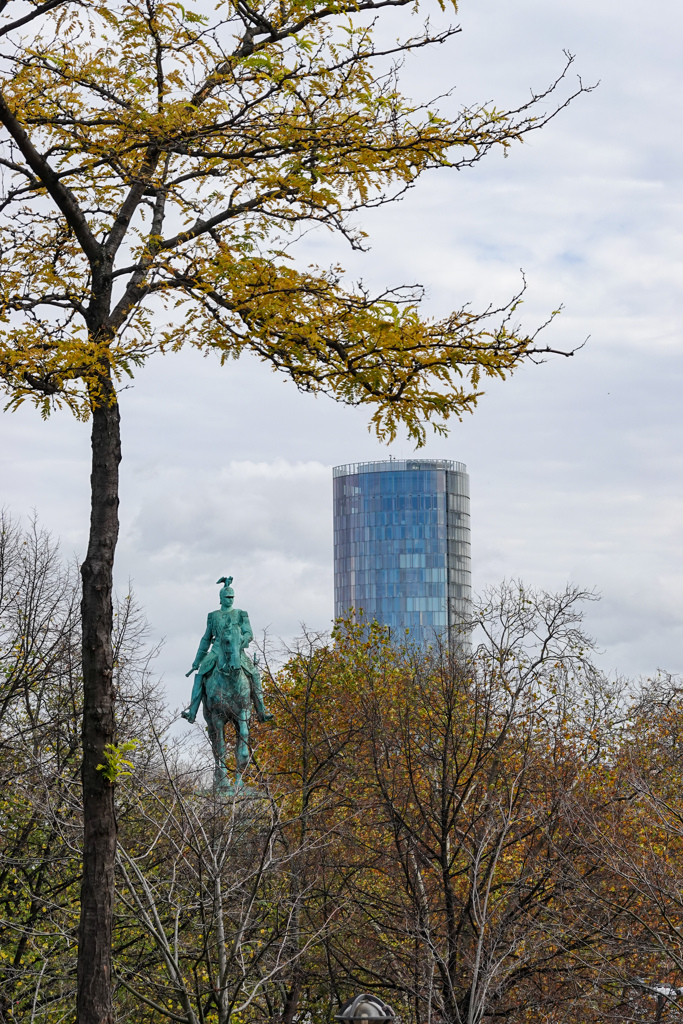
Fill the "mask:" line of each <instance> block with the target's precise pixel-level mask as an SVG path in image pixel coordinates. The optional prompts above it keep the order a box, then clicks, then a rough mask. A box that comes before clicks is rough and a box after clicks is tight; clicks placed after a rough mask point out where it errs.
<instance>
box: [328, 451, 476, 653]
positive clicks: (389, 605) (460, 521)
mask: <svg viewBox="0 0 683 1024" xmlns="http://www.w3.org/2000/svg"><path fill="white" fill-rule="evenodd" d="M333 479H334V608H335V616H336V617H337V618H342V617H346V616H348V614H349V612H350V611H355V612H358V611H360V610H361V609H362V610H363V613H364V615H365V617H366V618H375V619H377V620H378V621H379V622H382V623H384V625H386V626H390V627H391V628H392V629H396V630H399V631H403V630H405V629H409V630H410V632H411V635H412V636H413V637H415V639H427V638H429V637H431V636H433V635H434V632H436V633H439V634H442V633H444V632H445V631H446V630H447V629H448V628H449V627H452V626H457V624H458V623H459V622H460V621H461V620H462V617H463V615H465V614H466V613H467V609H468V604H469V601H470V597H471V567H470V497H469V477H468V475H467V470H466V467H465V466H464V465H463V464H462V463H461V462H447V461H445V460H427V459H413V460H407V461H398V460H396V461H389V462H361V463H356V464H352V465H348V466H336V467H335V468H334V470H333Z"/></svg>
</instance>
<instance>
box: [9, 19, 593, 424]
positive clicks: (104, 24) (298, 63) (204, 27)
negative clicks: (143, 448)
mask: <svg viewBox="0 0 683 1024" xmlns="http://www.w3.org/2000/svg"><path fill="white" fill-rule="evenodd" d="M402 6H408V4H407V0H365V2H361V3H358V2H355V0H354V2H348V0H342V2H335V3H333V4H329V3H327V2H316V0H293V2H290V3H286V4H283V3H281V2H279V0H277V2H276V0H266V2H264V3H258V4H249V3H246V2H244V3H243V2H242V0H238V2H237V3H235V2H233V0H231V2H229V3H218V4H217V5H216V6H215V8H211V7H209V6H208V5H206V4H202V3H197V4H188V5H181V4H180V3H176V2H156V0H132V2H129V0H126V2H123V3H112V2H110V0H107V2H89V3H75V2H71V0H57V2H54V0H53V2H49V3H44V4H38V5H35V4H34V5H28V6H27V5H21V6H20V8H19V9H20V10H21V11H24V10H25V11H27V12H28V13H25V14H24V15H23V17H22V16H19V17H17V16H16V13H15V9H16V7H17V3H16V0H14V2H9V3H8V2H5V3H4V4H3V5H2V8H3V10H2V15H1V18H2V20H1V21H0V36H1V37H2V39H3V50H2V51H1V52H0V82H1V95H0V123H1V124H2V125H3V127H4V132H3V134H2V138H1V141H0V145H1V146H2V149H1V150H0V165H1V166H2V168H3V184H2V197H1V200H0V324H2V328H1V330H0V377H1V378H2V380H3V383H4V386H5V388H6V389H7V392H8V395H9V400H10V405H11V406H16V405H18V404H20V403H21V402H23V401H24V400H25V399H27V398H31V399H33V400H34V401H35V402H37V404H38V405H39V406H40V407H41V409H42V411H43V414H47V413H48V411H49V409H50V408H51V407H52V406H54V405H60V404H66V405H67V406H69V407H70V408H71V409H72V411H73V412H75V413H76V415H78V416H80V417H87V415H88V414H89V412H90V409H91V406H92V404H93V402H97V400H98V397H100V396H101V395H102V393H103V387H104V390H105V391H108V388H107V387H105V386H104V384H103V382H104V381H105V380H109V379H110V378H113V379H114V380H119V379H120V378H121V377H122V375H125V374H128V373H132V372H133V370H134V369H135V368H136V367H138V366H140V365H142V364H143V363H144V362H145V360H146V359H147V358H148V357H149V355H150V354H151V353H153V352H156V351H159V350H161V351H166V350H172V349H178V348H180V347H181V346H183V345H185V344H189V345H192V346H195V347H197V348H200V349H202V350H204V351H206V350H210V349H215V350H217V351H218V352H219V353H220V355H221V358H222V359H227V358H228V357H230V356H238V355H239V354H240V353H241V352H243V351H245V350H250V351H252V352H254V353H256V354H257V356H259V357H260V358H262V359H263V360H264V361H266V362H267V363H269V364H271V365H272V366H273V367H275V368H276V369H279V370H282V371H284V372H285V373H286V374H288V375H289V376H290V377H291V378H292V379H293V380H294V381H295V383H296V384H297V385H298V386H299V387H300V388H302V389H306V390H310V391H314V392H326V393H329V394H331V395H333V396H334V397H335V398H337V399H341V400H342V401H344V402H349V403H354V404H369V405H370V406H372V419H373V422H374V426H375V429H376V430H377V432H378V434H379V435H380V436H381V437H384V438H391V437H393V436H394V435H395V433H396V429H397V427H398V425H399V424H400V423H401V422H403V423H404V424H406V426H407V429H408V433H409V434H410V435H411V436H412V437H413V438H415V439H416V440H417V441H418V442H419V441H421V440H423V438H424V429H425V428H424V424H425V421H429V420H432V421H434V422H435V423H436V424H437V425H440V424H441V423H442V422H443V421H445V420H447V419H448V417H449V416H452V415H456V416H459V415H461V414H462V412H463V411H466V410H470V409H471V408H472V407H473V405H474V404H475V403H476V399H477V396H478V394H479V393H480V389H481V381H482V378H483V377H486V376H487V375H499V376H502V375H505V374H506V373H507V372H508V371H510V370H512V369H513V368H514V367H515V366H516V365H518V364H519V363H520V361H522V360H523V359H525V358H527V357H529V356H530V355H533V354H534V352H535V351H536V349H535V345H534V338H533V336H529V335H527V334H524V333H523V332H521V333H520V332H519V331H517V330H515V329H514V327H513V325H512V322H511V316H512V314H513V312H514V310H515V308H516V300H513V301H512V302H511V304H510V305H509V306H507V307H505V308H504V309H487V310H485V311H483V312H480V313H477V312H474V311H472V310H470V309H469V308H468V307H467V306H462V307H460V308H458V309H456V310H455V311H454V312H452V313H451V314H450V315H448V316H446V317H445V318H443V319H441V320H434V319H429V318H425V317H424V316H422V315H421V313H420V310H419V303H420V298H421V293H420V290H419V289H417V288H402V287H398V288H394V289H390V290H388V291H386V292H385V293H383V294H371V293H370V292H369V291H368V290H367V289H365V288H364V287H363V286H362V285H361V286H359V287H356V288H353V287H350V286H348V285H347V284H345V282H344V277H343V273H342V270H341V268H340V267H338V266H335V267H331V268H320V267H300V266H297V264H296V263H295V261H294V259H293V256H292V249H291V246H292V243H293V242H294V241H295V240H296V238H297V236H298V234H299V233H300V229H301V228H302V227H303V226H304V225H311V224H313V225H320V226H323V227H325V228H329V229H330V230H332V231H334V232H338V233H340V234H341V235H342V236H343V237H344V238H345V239H346V240H347V241H348V242H349V243H350V244H351V245H352V246H354V247H359V246H363V244H364V238H365V232H364V230H363V229H362V227H361V226H359V224H357V223H356V221H355V215H356V214H357V213H358V211H360V210H362V209H368V208H372V207H376V206H379V205H382V204H384V203H387V202H390V201H392V200H393V199H396V198H397V197H398V196H400V195H401V194H402V193H404V192H405V190H406V189H408V188H410V187H411V186H412V185H413V184H414V183H415V181H416V180H417V178H418V177H419V176H420V175H421V174H422V173H423V172H425V171H426V170H429V169H432V168H443V167H450V168H458V169H461V168H464V167H468V166H471V165H472V164H474V163H476V162H477V161H479V160H480V159H481V158H482V157H483V156H484V155H485V154H486V153H488V152H489V151H490V150H491V149H492V148H493V147H503V148H507V147H509V146H510V145H511V144H512V143H513V142H514V141H516V140H520V139H522V138H523V136H524V135H525V134H526V133H527V132H529V131H531V130H533V129H536V128H539V127H541V126H542V125H544V124H546V123H547V121H548V120H549V118H550V117H552V116H554V114H555V113H556V112H557V109H558V106H559V107H562V106H564V105H565V104H566V103H567V102H569V98H567V97H565V98H564V99H563V100H560V101H559V103H558V104H556V105H555V106H554V107H552V108H550V109H549V108H548V106H547V104H545V105H542V103H541V101H543V100H546V99H547V97H548V96H549V95H550V94H552V93H554V92H555V90H556V88H557V86H558V85H559V82H560V81H561V79H562V78H563V77H564V74H565V73H566V70H567V68H566V67H565V69H564V72H563V73H562V75H561V76H560V79H558V81H557V82H555V83H553V84H552V85H551V86H550V87H549V89H547V90H545V91H544V92H543V93H542V94H540V95H532V97H531V99H530V100H529V101H528V102H526V103H524V104H523V105H522V106H520V107H519V108H518V109H516V110H500V109H498V108H497V107H495V106H494V105H484V106H477V107H473V108H468V109H464V110H462V111H460V113H459V114H458V115H457V116H456V117H455V118H454V119H452V118H448V117H446V116H444V115H442V114H440V113H439V111H438V109H437V107H436V105H435V104H422V103H417V102H413V101H411V100H410V99H408V98H407V97H406V96H404V95H402V93H401V91H400V88H399V81H398V66H397V60H398V58H399V57H401V55H404V54H406V53H408V52H410V51H412V50H417V49H420V48H423V47H426V46H430V45H433V44H437V43H442V42H444V41H445V40H446V39H448V38H449V36H452V35H453V34H455V33H456V32H458V31H459V30H458V29H457V28H447V29H445V30H443V31H441V32H437V33H433V32H432V31H431V30H430V29H429V27H428V26H427V27H426V28H425V29H424V30H423V31H421V32H419V33H418V34H416V35H414V36H412V37H406V38H403V39H401V40H398V41H396V42H395V43H394V44H392V45H389V46H387V45H382V44H380V43H378V42H377V40H376V20H375V15H376V14H377V13H378V12H379V11H380V10H384V9H386V8H391V7H402ZM415 6H417V5H415ZM453 9H455V5H454V4H453ZM569 63H571V59H570V60H569V62H568V65H569ZM568 65H567V66H568ZM581 89H582V86H581V84H580V83H579V86H578V90H579V91H581ZM570 98H571V97H570ZM109 400H111V397H110V399H109Z"/></svg>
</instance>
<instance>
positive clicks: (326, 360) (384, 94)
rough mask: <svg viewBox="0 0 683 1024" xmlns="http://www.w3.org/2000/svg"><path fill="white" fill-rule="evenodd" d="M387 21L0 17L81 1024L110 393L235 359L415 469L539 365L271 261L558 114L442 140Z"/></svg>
mask: <svg viewBox="0 0 683 1024" xmlns="http://www.w3.org/2000/svg"><path fill="white" fill-rule="evenodd" d="M407 3H408V0H334V2H332V3H330V2H328V0H287V2H284V0H255V2H252V0H227V2H218V3H217V4H216V5H207V4H202V3H194V4H193V3H190V4H187V5H185V6H183V5H182V4H180V3H178V2H164V0H111V2H102V0H0V38H1V39H2V52H1V53H0V58H1V60H2V64H1V69H0V125H2V134H1V135H0V140H1V141H0V145H1V147H2V148H1V149H0V165H1V167H2V185H1V193H0V378H1V379H2V382H3V385H4V387H5V389H6V392H7V394H8V396H9V407H10V408H15V407H16V406H18V405H20V404H21V403H22V402H24V401H25V400H27V399H30V400H33V401H34V402H35V403H36V404H37V405H38V407H39V408H40V409H41V411H42V413H43V415H47V414H48V413H49V412H50V411H51V410H52V409H53V408H55V407H58V406H66V407H68V408H69V409H71V411H72V412H73V413H75V415H76V416H77V417H79V418H81V419H83V420H85V419H90V420H91V423H92V475H91V483H92V506H91V523H90V537H89V544H88V550H87V554H86V557H85V560H84V562H83V565H82V579H83V597H82V619H83V678H84V717H83V750H84V758H83V787H84V820H85V837H84V864H83V884H82V894H81V919H80V931H79V944H80V950H81V953H80V958H79V1004H78V1007H79V1008H78V1015H79V1017H78V1019H79V1021H80V1022H81V1024H90V1022H95V1021H97V1022H103V1021H110V1020H111V1019H112V1010H111V998H110V945H111V941H110V929H111V925H110V922H111V902H112V892H113V870H114V852H115V841H116V822H115V816H114V798H113V786H112V785H111V784H110V782H109V781H108V779H107V778H106V777H105V774H104V773H103V772H101V771H98V766H99V765H101V764H102V763H103V758H104V756H105V750H106V748H107V745H108V744H111V743H113V742H114V740H115V722H114V709H113V688H112V644H111V631H112V598H111V588H112V569H113V562H114V553H115V548H116V542H117V535H118V467H119V462H120V458H121V451H120V422H119V406H118V403H117V387H118V385H119V382H120V381H121V379H122V378H124V377H125V376H126V375H130V374H132V373H133V371H134V370H135V369H137V368H139V367H141V366H142V365H143V363H144V362H145V361H146V360H147V358H148V357H149V356H150V355H151V354H152V353H154V352H159V351H161V352H166V351H173V350H177V349H179V348H180V347H181V346H182V345H184V344H189V345H192V346H195V347H197V348H199V349H201V350H202V351H208V350H216V351H217V352H219V353H220V356H221V359H223V360H227V359H228V358H229V357H237V356H239V355H240V353H242V352H244V351H251V352H253V353H256V354H257V355H258V356H259V357H260V358H261V359H263V360H264V361H265V362H266V363H269V364H270V365H271V366H272V367H273V368H275V369H279V370H282V371H283V372H285V373H286V374H288V375H289V376H290V377H291V379H292V380H293V381H294V383H295V384H296V385H297V386H298V387H299V388H301V389H303V390H308V391H312V392H316V393H318V392H324V393H327V394H330V395H332V396H333V397H334V398H336V399H338V400H340V401H343V402H347V403H351V404H362V405H367V406H369V410H370V411H371V420H372V423H373V424H374V427H375V429H376V431H377V433H378V435H379V436H380V437H382V438H391V437H393V436H394V435H395V433H396V430H397V428H398V427H399V426H400V425H404V426H405V427H406V428H407V431H408V434H409V435H410V436H411V437H412V438H413V439H415V440H416V442H417V443H421V442H422V440H423V439H424V431H425V423H426V422H428V421H431V422H432V423H433V424H434V426H435V427H436V428H437V429H443V424H444V422H445V421H446V420H447V419H448V418H449V417H450V416H460V415H461V414H462V413H463V412H465V411H468V410H471V409H472V407H473V406H474V404H475V403H476V399H477V396H478V395H479V393H480V387H481V381H482V378H485V377H486V376H498V377H500V376H504V375H505V374H506V373H508V372H509V371H511V370H513V369H514V368H515V367H516V366H518V365H519V364H520V363H521V362H522V361H524V360H525V359H529V358H533V357H534V354H535V353H538V352H539V351H540V349H539V348H538V346H537V345H536V343H535V340H534V337H533V336H527V335H523V334H520V333H517V332H516V331H515V330H514V329H513V328H512V327H511V325H510V323H511V322H510V317H511V315H512V311H513V309H514V308H515V302H512V303H511V304H510V305H509V306H508V307H506V308H505V309H503V310H497V311H496V310H492V309H489V310H487V311H485V312H484V314H477V313H475V312H472V311H470V310H469V309H468V308H462V309H459V310H456V311H455V312H453V313H452V314H450V315H449V316H447V317H446V318H445V319H443V320H441V321H432V320H429V319H425V318H424V317H422V316H421V315H420V312H419V300H420V295H419V293H418V292H416V291H414V290H411V289H407V290H406V289H402V288H398V289H396V290H394V291H389V292H386V293H384V294H381V295H371V294H370V293H369V292H368V291H366V290H364V289H363V288H362V287H359V288H356V289H352V288H348V287H346V286H345V285H344V283H343V278H342V273H341V270H340V268H338V267H333V268H331V269H327V270H325V269H318V268H308V269H302V268H300V267H297V266H296V265H295V263H294V262H293V261H292V260H291V258H290V253H289V242H291V241H292V239H293V238H295V237H296V234H297V232H298V230H299V228H300V227H302V226H304V225H320V226H322V227H326V228H329V229H330V230H331V231H334V232H337V233H339V234H340V235H342V236H343V237H344V238H346V239H347V240H348V241H349V242H350V243H351V245H352V246H356V247H359V246H362V244H363V237H364V235H363V232H362V230H359V228H358V227H357V226H356V225H355V224H354V222H353V215H354V214H355V213H357V212H358V211H359V210H363V209H369V208H372V207H375V206H379V205H381V204H383V203H387V202H390V201H391V200H393V199H395V198H397V196H399V195H400V194H402V193H403V192H404V191H405V190H406V189H407V188H409V187H410V186H411V185H412V184H413V183H414V182H415V181H416V180H417V178H418V177H419V176H420V175H421V174H422V173H423V172H424V171H426V170H428V169H430V168H436V167H450V168H462V167H467V166H470V165H472V164H474V163H476V162H477V161H479V160H480V159H481V158H482V157H483V156H484V155H485V154H486V153H487V152H489V151H490V150H491V149H492V148H493V147H496V146H502V147H504V148H505V147H508V146H510V144H511V143H512V142H513V141H514V140H519V139H521V138H522V137H523V136H524V135H525V134H526V133H527V132H529V131H531V130H533V129H536V128H539V127H541V126H542V125H544V124H545V123H547V121H548V120H549V118H550V117H552V116H553V115H554V113H555V112H556V111H557V109H560V108H561V107H562V106H564V105H565V104H566V103H567V102H569V99H565V100H564V101H558V103H557V104H556V105H555V108H554V109H552V110H548V109H547V107H546V108H545V113H543V112H540V108H539V101H540V100H543V99H545V98H547V97H548V95H549V94H551V93H553V92H554V90H555V89H556V87H557V85H558V84H559V82H560V80H561V79H562V78H564V74H565V72H566V68H565V72H563V73H562V75H561V76H560V79H558V81H557V82H556V83H555V84H554V85H551V86H550V88H549V89H548V90H546V91H545V92H544V93H542V94H540V95H533V96H532V98H531V99H530V100H529V101H528V102H527V103H526V104H524V105H523V106H521V107H519V108H518V109H517V110H511V111H501V110H498V109H496V108H495V107H476V108H470V109H465V110H462V111H461V113H460V114H459V115H458V116H457V117H456V118H455V119H450V120H449V119H448V118H445V117H443V116H440V114H439V113H438V111H437V110H436V109H433V108H432V107H431V106H422V105H419V104H414V103H411V102H410V101H408V100H407V99H406V98H405V97H404V96H403V95H402V94H401V92H400V90H399V85H398V78H397V68H396V64H395V61H396V60H397V58H398V57H399V56H400V55H402V54H405V53H408V52H410V51H413V50H417V49H420V48H423V47H428V46H430V45H434V44H437V43H443V42H445V41H446V40H447V39H448V38H449V37H451V36H452V35H453V34H454V33H455V32H457V31H458V29H457V28H451V29H446V30H445V31H443V32H440V33H436V34H434V33H432V32H431V30H430V29H429V28H428V27H427V28H425V29H424V31H421V32H420V33H418V34H417V35H415V36H413V37H410V38H404V39H402V40H400V41H397V42H396V43H394V44H393V45H379V44H378V43H377V42H376V40H375V31H374V30H375V22H374V20H373V17H374V16H375V15H376V14H378V13H379V12H380V11H382V12H383V14H382V16H383V18H384V17H386V15H387V9H390V8H394V7H401V6H405V5H406V4H407ZM442 6H443V4H442ZM452 6H453V7H455V4H454V3H452ZM415 7H417V4H415ZM582 89H583V87H582V86H581V84H580V83H579V85H578V89H577V91H581V90H582ZM574 94H576V93H574Z"/></svg>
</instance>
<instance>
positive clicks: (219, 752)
mask: <svg viewBox="0 0 683 1024" xmlns="http://www.w3.org/2000/svg"><path fill="white" fill-rule="evenodd" d="M206 725H207V729H208V733H209V740H210V741H211V747H212V749H213V756H214V761H215V768H214V772H213V784H214V786H215V788H216V789H226V788H227V785H228V770H227V768H226V766H225V753H226V751H225V722H224V721H223V719H222V718H220V717H219V716H218V715H217V714H216V712H215V711H213V712H212V713H211V714H210V715H209V718H208V720H207V723H206Z"/></svg>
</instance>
